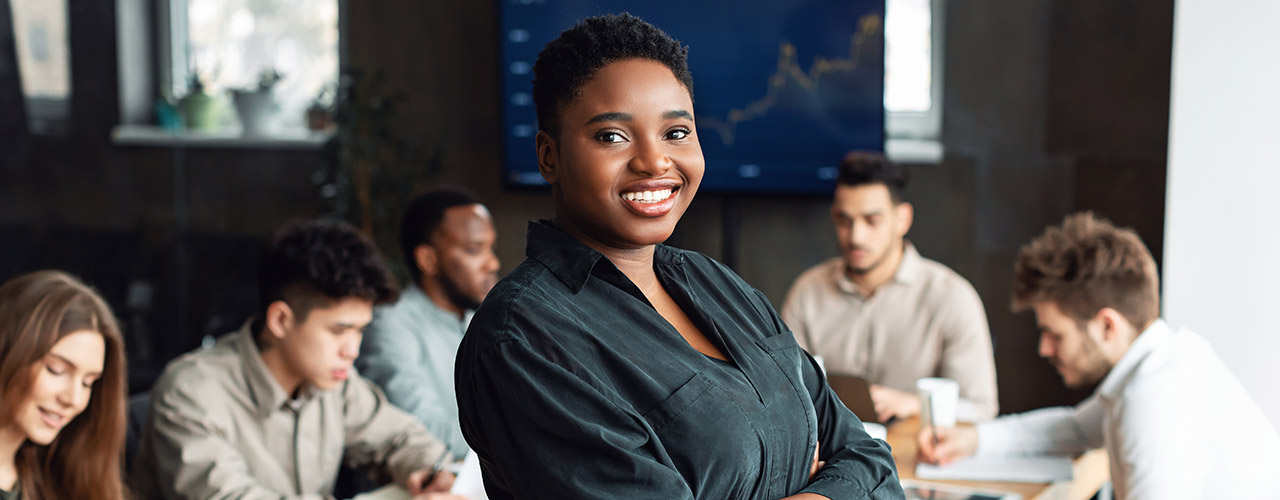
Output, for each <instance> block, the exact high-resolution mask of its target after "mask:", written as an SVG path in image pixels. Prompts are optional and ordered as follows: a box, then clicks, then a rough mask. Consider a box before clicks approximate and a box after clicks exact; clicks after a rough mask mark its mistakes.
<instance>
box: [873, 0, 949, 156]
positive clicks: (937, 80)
mask: <svg viewBox="0 0 1280 500" xmlns="http://www.w3.org/2000/svg"><path fill="white" fill-rule="evenodd" d="M942 7H943V0H888V1H887V2H886V6H885V9H886V12H885V93H884V105H885V113H886V117H885V128H886V131H887V133H888V137H889V139H890V140H893V139H917V140H931V141H936V140H937V139H938V135H939V130H940V128H941V121H942V120H941V118H942V110H941V105H942V19H943V17H942Z"/></svg>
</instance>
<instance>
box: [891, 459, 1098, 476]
mask: <svg viewBox="0 0 1280 500" xmlns="http://www.w3.org/2000/svg"><path fill="white" fill-rule="evenodd" d="M1073 465H1074V462H1072V460H1071V457H1065V456H1051V455H1038V456H1029V457H993V458H987V457H981V458H976V457H969V458H962V459H960V460H956V461H955V462H952V463H950V464H947V465H930V464H924V463H921V464H916V477H918V478H920V479H944V480H954V481H985V482H1005V483H1052V482H1054V481H1070V480H1071V477H1072V466H1073Z"/></svg>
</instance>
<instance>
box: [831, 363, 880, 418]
mask: <svg viewBox="0 0 1280 500" xmlns="http://www.w3.org/2000/svg"><path fill="white" fill-rule="evenodd" d="M827 384H828V385H830V386H831V390H833V391H835V393H836V396H837V397H839V398H840V401H841V402H843V403H844V405H845V406H846V407H848V408H849V410H850V411H852V412H853V414H854V415H857V416H858V420H861V421H863V422H871V423H880V418H879V417H878V416H877V415H876V404H875V402H874V401H872V400H871V384H868V383H867V380H866V379H864V378H862V377H859V376H857V375H846V374H842V373H828V374H827Z"/></svg>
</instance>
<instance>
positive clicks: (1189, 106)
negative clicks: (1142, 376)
mask: <svg viewBox="0 0 1280 500" xmlns="http://www.w3.org/2000/svg"><path fill="white" fill-rule="evenodd" d="M1276 26H1280V3H1276V2H1273V1H1269V0H1242V1H1237V2H1213V1H1208V0H1179V2H1178V8H1177V22H1176V24H1175V28H1174V45H1173V58H1174V59H1173V101H1172V116H1171V119H1170V127H1169V195H1168V211H1167V215H1166V221H1167V223H1166V225H1167V228H1168V230H1167V232H1166V233H1165V242H1166V243H1165V254H1164V255H1165V268H1164V314H1165V317H1167V318H1168V319H1169V320H1170V321H1172V322H1174V323H1178V324H1181V325H1185V326H1187V327H1189V328H1191V329H1192V330H1195V331H1196V332H1198V333H1200V334H1201V335H1203V336H1205V337H1206V338H1208V339H1209V342H1210V343H1212V344H1213V346H1214V348H1215V349H1216V350H1217V351H1218V355H1219V356H1221V357H1222V359H1223V361H1225V362H1226V364H1227V366H1228V367H1230V368H1231V370H1232V372H1234V373H1235V375H1236V377H1238V378H1239V379H1240V380H1241V382H1243V383H1244V385H1245V388H1246V389H1248V391H1249V393H1250V394H1251V395H1253V397H1254V399H1255V400H1257V402H1258V403H1259V404H1260V405H1261V406H1262V408H1263V410H1264V411H1265V412H1266V413H1267V416H1268V417H1270V419H1271V422H1272V423H1273V424H1276V423H1280V391H1277V390H1276V384H1275V380H1276V371H1275V367H1276V362H1275V354H1276V353H1277V352H1280V335H1277V333H1278V330H1280V327H1278V326H1277V322H1276V319H1275V316H1272V314H1271V313H1273V312H1274V309H1273V308H1274V307H1276V303H1277V302H1280V291H1277V289H1276V283H1278V282H1280V261H1277V256H1280V231H1277V230H1276V229H1275V227H1276V220H1277V219H1280V205H1277V204H1276V203H1275V202H1274V200H1275V199H1274V198H1273V196H1275V190H1276V186H1280V160H1278V159H1277V155H1276V152H1275V144H1276V139H1275V135H1276V132H1277V131H1280V96H1278V95H1277V93H1276V89H1280V59H1277V58H1276V57H1275V54H1274V52H1275V50H1274V49H1275V47H1277V46H1280V31H1277V30H1276Z"/></svg>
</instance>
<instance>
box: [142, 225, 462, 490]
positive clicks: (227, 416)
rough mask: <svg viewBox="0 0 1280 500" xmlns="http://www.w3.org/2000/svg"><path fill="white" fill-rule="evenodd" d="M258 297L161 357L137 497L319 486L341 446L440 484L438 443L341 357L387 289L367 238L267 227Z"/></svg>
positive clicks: (347, 229) (387, 296) (329, 230)
mask: <svg viewBox="0 0 1280 500" xmlns="http://www.w3.org/2000/svg"><path fill="white" fill-rule="evenodd" d="M258 288H259V293H260V298H259V300H260V307H261V310H260V312H259V313H258V315H257V316H255V317H254V318H251V319H250V320H249V321H247V322H246V323H245V325H244V327H243V328H241V329H240V330H239V331H236V332H233V333H230V334H228V335H225V336H223V337H222V338H221V339H219V341H218V343H217V345H215V346H214V347H212V348H210V349H207V350H199V351H196V352H192V353H190V354H187V355H185V356H183V357H181V358H178V359H177V360H175V361H173V362H172V363H169V366H168V367H167V368H166V369H165V373H164V375H163V376H161V378H160V381H158V382H157V383H156V385H155V387H154V388H152V391H151V414H150V419H149V420H148V423H147V428H146V430H145V431H144V432H143V440H142V443H141V445H140V447H139V456H138V458H137V459H136V461H137V465H135V467H134V471H133V472H134V477H133V480H134V481H133V482H134V487H135V489H136V490H137V493H138V495H139V497H140V498H166V499H172V498H239V499H267V498H270V499H319V498H329V497H330V495H331V494H332V491H333V486H334V482H335V480H336V476H337V473H338V468H339V467H338V466H339V462H340V461H342V460H343V458H344V456H345V458H346V460H347V462H348V463H349V464H351V465H355V466H378V467H380V468H382V469H383V470H384V471H386V472H389V473H390V476H391V477H392V478H393V479H394V480H395V481H396V482H397V483H399V484H401V485H404V486H405V487H406V488H407V489H408V490H409V491H410V492H412V493H415V494H417V493H424V492H426V493H428V496H426V498H453V497H452V496H446V495H447V494H446V493H442V492H445V491H447V490H448V488H449V486H450V484H451V483H452V481H453V477H452V475H451V474H449V473H447V472H446V473H437V472H439V471H437V470H435V466H436V464H438V463H439V462H440V458H441V457H443V456H444V454H445V453H446V449H445V446H444V445H443V444H441V443H440V441H438V440H436V439H435V438H433V437H432V436H431V435H430V434H429V433H428V432H427V430H426V428H424V427H423V426H422V424H421V423H420V422H418V420H417V419H415V418H414V417H413V416H411V415H409V414H407V413H405V412H403V411H401V410H398V409H396V408H395V407H394V406H392V405H391V404H390V403H389V402H388V401H387V399H386V397H385V396H384V395H383V394H382V392H381V391H379V390H378V389H377V388H376V387H374V385H372V384H371V383H369V382H367V381H366V380H364V379H363V378H361V377H360V376H359V375H357V374H356V372H355V370H353V369H352V362H353V361H354V360H355V358H356V356H357V354H358V353H359V352H360V341H361V339H362V336H363V333H364V328H365V327H366V326H367V325H368V324H369V321H370V319H371V318H372V315H373V306H374V305H375V304H383V303H387V302H390V301H392V300H394V299H395V296H396V293H397V290H396V286H395V285H394V282H393V280H392V278H391V277H390V275H389V274H388V273H387V271H386V268H385V267H384V266H383V264H382V261H381V258H380V257H379V255H378V251H377V249H376V248H375V247H374V246H373V243H372V242H371V241H369V239H368V238H366V237H365V236H364V235H362V234H360V233H359V232H358V231H357V230H356V229H355V228H353V227H351V226H349V225H347V224H343V223H338V222H326V221H302V222H296V223H292V224H289V225H286V226H284V227H283V228H281V229H280V230H278V231H277V232H276V233H275V235H273V237H272V238H271V240H270V242H269V244H268V246H267V249H266V252H265V253H264V254H263V258H262V261H261V264H260V268H259V272H258Z"/></svg>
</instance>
